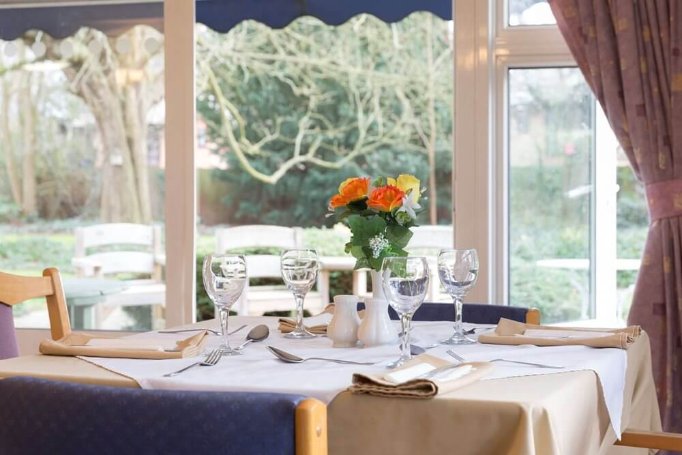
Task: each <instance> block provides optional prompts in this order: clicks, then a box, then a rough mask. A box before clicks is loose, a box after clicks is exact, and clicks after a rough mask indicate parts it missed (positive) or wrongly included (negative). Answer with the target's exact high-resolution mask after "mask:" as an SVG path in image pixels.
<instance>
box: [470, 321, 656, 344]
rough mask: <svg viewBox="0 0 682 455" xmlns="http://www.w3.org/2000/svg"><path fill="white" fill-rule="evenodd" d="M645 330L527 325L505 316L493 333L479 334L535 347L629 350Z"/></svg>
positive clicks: (484, 339)
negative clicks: (575, 346)
mask: <svg viewBox="0 0 682 455" xmlns="http://www.w3.org/2000/svg"><path fill="white" fill-rule="evenodd" d="M641 332H642V329H641V328H640V327H639V326H638V325H633V326H630V327H626V328H623V329H593V328H582V327H581V328H576V327H554V326H546V325H534V324H524V323H523V322H518V321H512V320H510V319H505V318H502V319H500V322H499V323H498V324H497V328H496V329H495V332H494V333H485V334H481V335H479V336H478V341H479V342H481V343H489V344H508V345H519V344H533V345H535V346H568V345H583V346H590V347H593V348H620V349H627V348H628V347H629V346H630V345H631V344H632V343H634V342H635V341H636V340H637V337H639V335H640V333H641Z"/></svg>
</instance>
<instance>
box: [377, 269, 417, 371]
mask: <svg viewBox="0 0 682 455" xmlns="http://www.w3.org/2000/svg"><path fill="white" fill-rule="evenodd" d="M381 281H382V285H383V288H384V293H385V294H386V297H387V299H388V302H389V304H390V305H391V306H392V307H393V309H394V310H395V311H396V313H398V315H399V316H400V323H401V324H402V332H401V337H400V357H399V358H398V359H397V360H396V361H394V362H391V363H390V364H389V365H388V367H389V368H395V367H399V366H401V365H402V364H404V363H405V362H407V361H408V360H410V359H411V358H412V354H411V353H410V324H411V323H412V315H413V314H414V312H415V311H417V309H418V308H419V307H420V306H421V304H422V302H424V297H426V292H427V291H428V289H429V265H428V262H427V260H426V258H424V257H387V258H385V259H384V260H383V262H382V264H381Z"/></svg>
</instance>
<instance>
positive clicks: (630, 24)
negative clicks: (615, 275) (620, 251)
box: [550, 0, 682, 432]
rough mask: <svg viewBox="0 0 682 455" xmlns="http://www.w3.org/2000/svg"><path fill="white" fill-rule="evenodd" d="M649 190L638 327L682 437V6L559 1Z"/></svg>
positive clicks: (677, 1)
mask: <svg viewBox="0 0 682 455" xmlns="http://www.w3.org/2000/svg"><path fill="white" fill-rule="evenodd" d="M550 5H551V7H552V11H553V12H554V15H555V16H556V19H557V24H558V26H559V29H560V30H561V33H562V34H563V36H564V38H565V39H566V42H567V43H568V46H569V48H570V49H571V52H572V53H573V56H574V57H575V59H576V61H577V63H578V66H579V67H580V69H581V70H582V72H583V74H584V76H585V79H587V82H588V84H589V85H590V87H591V88H592V91H593V92H594V94H595V96H596V97H597V99H598V100H599V103H600V104H601V106H602V108H603V109H604V112H605V113H606V116H607V117H608V119H609V122H610V124H611V127H612V128H613V131H614V132H615V133H616V136H617V137H618V140H619V141H620V144H621V146H622V147H623V149H624V150H625V153H626V154H627V156H628V159H629V160H630V164H631V165H632V168H633V169H634V171H635V174H636V175H637V177H638V178H639V180H640V181H641V182H642V183H643V184H644V186H645V189H646V195H647V203H648V206H649V218H650V225H649V233H648V237H647V241H646V246H645V247H644V253H643V256H642V266H641V268H640V271H639V276H638V278H637V285H636V287H635V293H634V300H633V304H632V309H631V310H630V315H629V322H630V323H633V324H640V325H641V326H642V327H643V328H644V329H645V330H646V331H647V333H648V334H649V336H650V337H651V342H652V343H651V345H652V356H653V368H654V378H655V380H656V390H657V392H658V399H659V405H660V409H661V417H662V420H663V427H664V429H666V430H667V431H675V432H682V371H680V368H681V367H682V341H681V339H680V334H681V328H682V57H681V55H680V54H681V53H682V0H550Z"/></svg>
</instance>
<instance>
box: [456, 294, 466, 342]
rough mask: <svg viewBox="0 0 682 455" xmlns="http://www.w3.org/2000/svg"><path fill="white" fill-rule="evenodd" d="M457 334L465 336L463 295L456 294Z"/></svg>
mask: <svg viewBox="0 0 682 455" xmlns="http://www.w3.org/2000/svg"><path fill="white" fill-rule="evenodd" d="M455 334H456V335H457V336H464V330H463V329H462V297H460V296H458V295H456V296H455Z"/></svg>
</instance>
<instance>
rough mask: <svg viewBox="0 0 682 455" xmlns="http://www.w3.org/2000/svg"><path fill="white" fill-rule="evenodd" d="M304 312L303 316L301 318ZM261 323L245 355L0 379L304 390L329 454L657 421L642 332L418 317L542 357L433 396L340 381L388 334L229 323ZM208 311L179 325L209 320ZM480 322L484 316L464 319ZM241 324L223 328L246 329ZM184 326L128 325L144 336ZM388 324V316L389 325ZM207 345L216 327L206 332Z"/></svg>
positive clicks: (595, 448) (589, 450)
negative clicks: (498, 328)
mask: <svg viewBox="0 0 682 455" xmlns="http://www.w3.org/2000/svg"><path fill="white" fill-rule="evenodd" d="M311 323H312V322H311ZM258 324H265V325H267V326H268V327H269V329H270V335H269V337H268V338H267V339H265V340H264V341H261V342H257V343H251V344H249V345H248V346H247V347H245V348H244V350H243V355H241V356H234V357H224V358H223V359H221V360H220V362H219V363H218V365H216V366H213V367H201V366H199V367H196V368H192V369H190V370H188V371H187V372H184V373H182V374H179V375H177V376H173V377H172V378H168V377H165V376H164V374H165V373H168V372H170V371H173V370H176V369H178V368H180V367H183V366H186V365H189V364H191V363H193V362H195V361H197V358H196V357H195V358H184V359H182V358H181V359H172V360H137V359H136V360H131V359H112V358H110V359H107V358H81V357H68V356H53V355H40V354H36V355H26V356H21V357H16V358H12V359H5V360H1V361H0V378H7V377H12V376H35V377H41V378H47V379H53V380H63V381H74V382H80V383H89V384H98V385H108V386H114V387H142V388H154V389H164V388H165V389H188V390H216V391H219V390H238V391H268V392H294V393H304V394H306V395H309V396H313V397H315V398H318V399H321V400H322V401H324V402H325V403H327V405H328V428H329V452H330V453H331V454H339V455H341V454H353V455H360V454H378V453H392V454H442V453H457V454H543V455H544V454H550V455H551V454H581V455H582V454H619V453H622V454H633V453H647V451H646V449H632V448H624V447H618V446H614V442H616V440H617V438H618V435H619V434H620V433H621V431H623V430H625V429H626V428H637V429H640V430H649V431H660V430H661V421H660V416H659V410H658V403H657V400H656V393H655V388H654V383H653V377H652V370H651V353H650V345H649V338H648V336H647V335H646V333H644V332H642V334H641V335H640V336H639V337H638V338H637V340H636V341H635V342H634V343H633V344H632V345H630V346H629V348H628V349H627V350H622V349H616V348H608V349H595V348H589V347H586V346H554V347H538V346H527V345H522V346H500V345H485V344H481V343H476V344H474V345H469V346H454V347H453V346H442V345H439V346H435V347H432V346H433V344H435V343H433V342H434V341H436V340H437V339H438V338H440V337H442V336H443V335H447V334H448V333H449V332H450V331H451V330H452V323H451V322H446V321H430V322H416V323H414V324H413V330H412V332H411V336H412V341H413V343H414V344H419V345H421V346H423V347H425V348H427V353H428V354H429V355H433V356H436V357H440V358H442V359H449V360H450V361H453V362H454V361H455V360H454V359H453V358H451V357H450V356H448V354H447V350H448V349H451V348H454V350H455V351H457V353H459V354H460V355H462V356H464V357H466V358H467V359H471V360H475V361H487V360H492V359H496V358H499V357H500V356H501V357H504V358H506V359H517V360H520V359H521V360H524V361H528V360H530V361H532V362H536V363H546V364H550V365H554V366H557V367H558V368H533V367H527V366H524V365H520V364H513V363H509V364H504V362H497V363H494V365H495V366H494V368H493V372H492V373H491V375H490V376H489V377H486V378H483V379H481V380H478V381H476V382H473V383H471V384H468V385H466V386H464V387H461V388H458V389H456V390H453V391H450V392H448V393H440V394H437V395H436V396H435V397H433V398H428V399H413V398H402V397H380V396H372V395H367V394H357V393H353V392H351V391H349V390H348V387H349V386H350V385H351V382H352V377H353V374H354V373H380V372H381V371H386V370H387V365H388V363H389V362H390V361H391V360H394V359H395V358H396V357H397V356H398V353H399V352H398V345H397V343H396V344H393V345H387V346H379V347H372V348H360V347H357V348H333V347H332V342H331V340H330V339H329V338H327V337H325V336H318V337H316V338H315V339H312V340H290V339H287V338H285V337H284V336H283V334H282V333H280V332H279V331H278V319H277V318H274V317H251V316H237V317H234V318H230V325H231V326H232V327H238V326H241V325H246V326H247V328H253V327H254V326H256V325H258ZM217 325H218V324H217V322H216V321H215V320H210V321H202V322H200V323H196V324H193V325H190V326H187V327H185V328H189V329H200V328H212V329H216V328H217ZM467 328H471V329H474V330H475V331H476V332H478V333H483V332H485V331H486V330H490V329H494V327H490V326H478V325H471V324H469V325H467ZM247 331H248V329H244V330H243V331H240V332H238V333H235V334H233V335H231V340H232V341H233V342H234V343H239V342H241V341H243V340H244V337H245V336H246V333H247ZM191 333H192V332H189V333H178V334H160V333H158V332H148V333H144V334H137V335H133V339H134V338H135V337H139V338H145V339H150V337H154V338H155V339H159V337H177V338H178V339H179V338H180V337H183V336H187V335H190V334H191ZM396 333H397V326H396ZM207 339H208V342H207V346H206V347H207V348H210V347H211V346H213V345H215V346H217V345H218V344H219V343H220V337H219V336H215V335H208V336H207ZM267 346H276V347H279V348H281V349H284V350H286V351H288V352H294V353H296V354H297V355H301V356H302V357H308V356H320V357H332V358H338V359H345V360H354V361H369V362H373V363H374V365H369V366H361V365H338V364H335V363H331V362H324V361H310V362H304V363H301V364H287V363H283V362H281V361H279V360H278V359H276V358H275V357H274V356H273V355H272V354H271V353H270V352H269V351H268V349H266V347H267Z"/></svg>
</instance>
